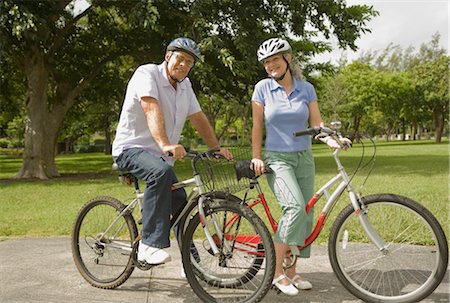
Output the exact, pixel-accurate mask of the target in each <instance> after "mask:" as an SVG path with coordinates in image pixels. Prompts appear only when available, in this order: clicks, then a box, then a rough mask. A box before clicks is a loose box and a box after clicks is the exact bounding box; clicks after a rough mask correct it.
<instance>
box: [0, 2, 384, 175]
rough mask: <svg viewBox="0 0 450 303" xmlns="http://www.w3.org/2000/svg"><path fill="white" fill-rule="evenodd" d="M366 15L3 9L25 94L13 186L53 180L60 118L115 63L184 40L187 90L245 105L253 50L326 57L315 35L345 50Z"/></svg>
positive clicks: (148, 57)
mask: <svg viewBox="0 0 450 303" xmlns="http://www.w3.org/2000/svg"><path fill="white" fill-rule="evenodd" d="M374 15H376V12H375V11H374V10H373V9H372V8H371V7H368V6H364V5H355V6H350V7H347V6H346V4H345V2H344V1H341V0H338V1H322V0H309V1H298V0H289V1H284V0H283V1H282V0H279V1H270V3H269V2H268V1H265V0H258V1H256V0H255V1H250V0H248V1H227V0H203V1H175V0H173V1H163V0H159V1H150V0H136V1H114V0H91V1H90V6H89V7H88V8H87V9H86V10H84V11H83V12H80V13H79V14H75V13H74V10H73V1H71V0H58V1H26V0H22V1H20V0H4V1H2V2H0V38H1V39H2V41H4V43H2V46H1V47H2V49H1V51H0V55H2V56H3V55H5V56H6V57H7V58H8V59H11V61H12V62H14V66H15V67H17V68H18V70H19V71H20V72H21V73H22V74H23V77H24V78H25V79H26V86H27V95H26V102H25V108H26V115H27V118H26V130H25V152H24V160H23V165H22V168H21V170H20V171H19V173H18V174H17V177H19V178H24V177H37V178H43V179H44V178H48V177H54V176H58V175H59V174H58V171H57V168H56V165H55V161H54V159H55V150H56V148H55V145H56V142H57V138H58V135H59V132H60V128H61V125H62V122H63V120H64V117H65V116H66V114H67V113H68V111H69V110H70V109H71V108H72V107H73V106H74V105H75V104H77V102H80V101H79V99H80V98H79V97H80V95H81V93H82V92H83V91H84V90H85V89H87V88H88V87H89V86H90V85H91V84H92V82H93V80H94V79H95V78H96V77H97V76H98V75H99V74H100V73H101V71H102V70H103V69H104V68H105V66H106V65H107V64H108V63H111V62H116V61H117V59H118V58H119V57H121V56H124V55H129V56H132V57H134V58H136V60H137V62H143V61H144V59H143V58H144V57H145V62H148V61H153V62H160V61H161V58H162V54H163V53H164V43H167V42H168V41H170V40H171V39H172V38H174V37H176V36H189V37H192V38H193V39H194V40H196V41H197V42H199V44H200V46H201V48H202V51H203V53H204V58H203V60H202V61H201V62H199V64H198V66H196V68H195V70H194V71H193V73H192V75H191V76H192V80H193V83H194V87H195V88H196V90H197V91H198V92H199V93H200V94H203V95H205V96H220V98H216V100H220V102H222V101H223V102H228V103H232V102H234V103H241V102H248V101H246V100H248V92H249V91H250V90H249V86H251V85H253V84H254V83H255V81H256V80H257V79H258V78H260V77H261V76H262V72H261V70H262V69H261V68H260V67H259V65H258V63H257V61H256V58H255V57H256V56H254V54H255V52H256V49H257V46H258V44H259V43H260V42H261V41H263V40H265V39H267V38H269V37H272V36H284V37H288V36H290V37H294V38H293V39H291V40H292V42H293V46H294V49H295V51H296V52H297V51H301V54H302V55H301V56H302V58H304V59H305V60H306V59H307V58H308V56H312V55H313V54H315V53H318V52H321V51H324V50H326V49H327V48H329V46H328V44H327V43H326V42H320V41H319V42H318V41H315V40H317V39H315V38H316V36H317V35H318V33H323V34H324V36H325V37H326V38H329V37H330V36H332V35H334V36H336V37H337V38H338V40H339V44H340V46H341V47H346V46H348V47H350V48H352V49H355V48H356V45H355V40H356V39H357V38H358V37H359V36H360V35H361V34H363V33H365V32H367V31H369V29H368V28H366V27H365V24H366V23H367V21H369V20H370V19H371V18H372V16H374ZM174 20H176V22H174ZM144 55H145V56H144ZM218 59H219V60H218ZM225 95H226V96H227V98H224V97H223V96H225Z"/></svg>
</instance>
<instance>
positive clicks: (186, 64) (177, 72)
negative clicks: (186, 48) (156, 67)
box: [166, 51, 195, 81]
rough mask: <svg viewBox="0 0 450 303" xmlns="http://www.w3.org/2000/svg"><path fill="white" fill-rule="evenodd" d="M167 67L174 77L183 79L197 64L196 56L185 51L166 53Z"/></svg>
mask: <svg viewBox="0 0 450 303" xmlns="http://www.w3.org/2000/svg"><path fill="white" fill-rule="evenodd" d="M166 61H167V69H168V73H169V75H170V76H171V78H172V79H175V80H178V81H182V80H183V79H184V78H186V76H187V75H188V73H189V71H190V70H191V68H192V67H193V66H194V64H195V60H194V58H193V57H192V56H191V55H189V54H188V53H186V52H183V51H170V52H167V53H166Z"/></svg>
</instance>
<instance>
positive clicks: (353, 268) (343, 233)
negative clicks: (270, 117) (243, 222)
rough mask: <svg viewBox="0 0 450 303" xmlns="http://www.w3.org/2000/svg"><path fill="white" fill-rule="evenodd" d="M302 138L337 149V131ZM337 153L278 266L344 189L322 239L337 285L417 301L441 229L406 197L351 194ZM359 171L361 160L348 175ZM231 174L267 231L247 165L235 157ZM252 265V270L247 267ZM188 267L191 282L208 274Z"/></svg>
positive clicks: (433, 273) (433, 281)
mask: <svg viewBox="0 0 450 303" xmlns="http://www.w3.org/2000/svg"><path fill="white" fill-rule="evenodd" d="M303 135H311V136H318V135H319V136H330V137H332V138H333V139H335V140H336V141H337V142H338V143H339V144H340V145H341V147H344V146H343V143H342V142H341V141H340V135H339V132H338V130H337V129H330V128H325V127H323V128H314V129H313V128H310V129H307V130H306V131H301V132H296V133H295V134H294V136H303ZM371 142H372V143H373V144H374V154H373V157H372V160H373V161H372V162H371V164H372V167H373V164H374V160H375V154H376V149H375V143H374V142H373V141H372V140H371ZM340 152H341V149H335V150H334V151H333V158H334V161H335V163H336V165H337V169H338V173H337V175H336V176H334V177H332V178H331V179H330V180H329V181H328V182H326V183H325V184H324V185H323V186H322V187H320V189H319V190H318V191H317V192H316V193H315V194H314V195H313V197H312V198H311V200H310V201H309V202H308V204H307V207H306V211H307V212H309V211H310V210H311V208H312V207H313V206H314V205H315V204H316V203H317V202H318V201H319V200H321V198H322V197H325V198H326V201H325V205H324V207H323V209H322V211H321V212H320V215H319V216H318V219H317V222H316V225H315V227H314V228H313V230H312V232H311V234H310V235H309V236H308V237H307V239H306V240H305V245H304V246H299V247H296V246H291V247H290V249H291V252H290V256H288V258H286V260H291V261H290V262H285V264H284V266H285V268H288V267H289V266H292V264H294V262H295V260H296V258H297V256H298V255H299V251H300V250H302V249H304V248H305V247H308V246H309V245H311V244H312V243H313V242H314V241H315V240H316V239H317V237H318V236H319V234H320V232H321V231H322V228H323V227H324V225H325V223H326V221H327V219H328V218H329V214H330V212H331V210H332V208H333V206H334V205H335V204H336V203H337V202H338V200H339V198H340V197H341V196H342V195H343V193H344V191H347V193H348V198H349V199H350V204H349V205H347V206H346V207H345V208H344V209H343V210H342V211H341V212H340V213H339V214H338V216H337V218H336V219H335V221H334V224H333V226H332V228H331V231H330V236H329V240H328V250H329V258H330V263H331V266H332V268H333V271H334V272H335V274H336V276H337V278H338V279H339V281H340V282H341V284H342V285H343V286H344V287H345V288H346V289H347V290H348V291H350V293H352V294H353V295H355V296H356V297H358V298H360V299H362V300H363V301H365V302H418V301H420V300H422V299H424V298H425V297H427V296H428V295H430V294H431V293H432V292H433V291H434V290H435V289H436V287H437V286H438V285H439V284H440V282H441V281H442V279H443V278H444V276H445V272H446V269H447V265H448V243H447V239H446V237H445V234H444V231H443V229H442V227H441V225H440V224H439V222H438V221H437V219H436V218H435V217H434V216H433V214H432V213H431V212H430V211H428V210H427V209H426V208H425V207H423V206H422V205H420V204H419V203H417V202H416V201H413V200H412V199H410V198H407V197H403V196H400V195H396V194H373V195H369V196H361V195H357V194H355V191H354V189H353V186H352V183H351V181H352V178H353V177H349V175H348V174H347V172H346V170H345V168H344V166H343V165H342V164H341V161H340V158H339V154H340ZM244 153H245V152H244ZM234 154H235V152H234ZM244 158H245V157H244ZM360 167H361V161H360V163H359V165H358V168H357V169H356V170H355V172H354V174H353V176H354V175H355V174H356V173H357V171H358V169H359V168H360ZM236 170H237V176H238V178H243V177H245V178H248V179H249V180H250V185H249V187H248V188H247V191H246V192H245V194H244V198H243V200H244V202H245V204H246V205H247V207H248V208H249V209H254V208H255V206H257V205H262V206H263V210H264V213H265V215H266V217H267V219H268V222H269V225H270V227H271V229H272V231H273V232H275V231H276V229H277V222H276V220H275V219H274V218H273V216H272V214H271V212H270V208H269V206H268V203H267V201H266V198H265V196H264V193H263V191H262V189H261V186H260V184H259V181H258V178H257V177H256V176H255V175H254V172H253V171H252V170H251V167H250V160H249V159H248V158H247V159H246V160H241V161H240V163H238V164H237V165H236ZM369 174H370V172H369ZM369 174H368V175H367V177H366V180H367V178H368V176H369ZM252 189H256V193H257V198H249V197H248V193H249V191H250V190H252ZM237 221H238V216H233V217H231V218H230V219H229V220H228V221H227V222H226V223H224V225H225V226H226V227H231V226H234V225H235V224H237ZM191 224H193V225H195V224H196V222H191V223H190V225H191ZM192 229H193V227H191V226H190V227H188V228H187V233H188V234H189V233H192ZM189 239H190V237H189V236H188V237H186V238H185V239H184V243H183V246H185V245H189V244H191V243H192V242H189ZM232 240H233V241H234V242H236V243H240V247H241V250H242V251H243V253H245V246H246V245H247V246H252V245H253V246H254V245H255V243H258V238H253V237H247V236H246V235H245V234H240V235H237V236H236V237H234V238H233V239H232ZM183 256H184V257H185V259H183V262H185V263H188V262H189V261H190V262H193V261H192V256H189V255H187V254H186V255H183ZM201 257H202V256H201ZM189 259H191V260H189ZM257 268H258V267H257V266H254V267H253V269H255V270H256V269H257ZM192 269H195V270H192V271H191V272H189V271H188V272H186V274H187V275H188V276H190V278H191V279H192V278H193V276H195V275H196V276H198V277H201V275H202V273H201V272H202V270H205V271H208V269H201V268H195V267H193V268H192ZM198 280H201V278H198Z"/></svg>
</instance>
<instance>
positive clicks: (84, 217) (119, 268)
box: [72, 197, 138, 289]
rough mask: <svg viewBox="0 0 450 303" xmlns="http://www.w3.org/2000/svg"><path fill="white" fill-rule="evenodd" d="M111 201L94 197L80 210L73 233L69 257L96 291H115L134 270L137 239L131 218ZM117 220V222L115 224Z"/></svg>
mask: <svg viewBox="0 0 450 303" xmlns="http://www.w3.org/2000/svg"><path fill="white" fill-rule="evenodd" d="M124 208H125V205H123V204H122V203H121V202H120V201H119V200H117V199H115V198H112V197H96V198H94V199H93V200H91V201H89V202H87V203H86V205H84V206H83V208H82V209H81V211H80V213H79V214H78V217H77V219H76V221H75V225H74V228H73V233H72V255H73V259H74V261H75V265H76V267H77V269H78V271H79V272H80V274H81V275H82V276H83V278H84V279H86V281H88V282H89V283H90V284H91V285H93V286H95V287H99V288H108V289H111V288H115V287H117V286H119V285H121V284H122V283H124V282H125V281H126V280H127V279H128V277H129V276H130V275H131V273H132V272H133V270H134V261H133V260H134V258H133V256H132V252H133V249H132V246H133V243H134V241H135V239H136V237H137V235H138V231H137V228H136V223H135V222H134V219H133V217H132V215H131V214H125V215H124V216H122V217H119V216H118V214H119V213H120V212H121V211H122V210H123V209H124ZM115 220H116V221H115Z"/></svg>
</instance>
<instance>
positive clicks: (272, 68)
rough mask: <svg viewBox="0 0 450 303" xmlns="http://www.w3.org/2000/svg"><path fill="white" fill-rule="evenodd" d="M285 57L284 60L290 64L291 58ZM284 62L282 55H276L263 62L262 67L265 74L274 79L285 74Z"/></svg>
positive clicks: (285, 64) (285, 66) (285, 65)
mask: <svg viewBox="0 0 450 303" xmlns="http://www.w3.org/2000/svg"><path fill="white" fill-rule="evenodd" d="M286 57H287V58H286V60H288V62H290V61H291V56H290V55H289V54H287V55H286ZM286 60H285V59H284V58H283V55H281V54H276V55H273V56H270V57H269V58H267V59H265V60H263V65H264V68H265V69H266V72H267V74H268V75H269V76H271V77H274V78H278V77H280V76H282V75H283V74H284V73H285V72H286V68H287V63H286Z"/></svg>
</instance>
